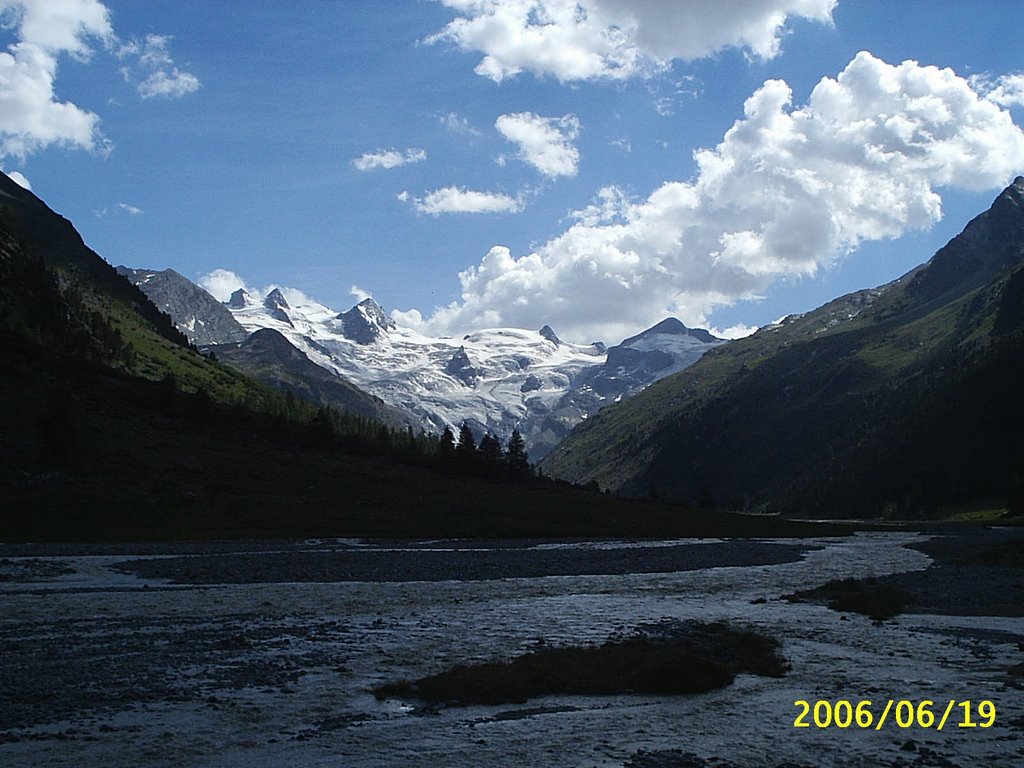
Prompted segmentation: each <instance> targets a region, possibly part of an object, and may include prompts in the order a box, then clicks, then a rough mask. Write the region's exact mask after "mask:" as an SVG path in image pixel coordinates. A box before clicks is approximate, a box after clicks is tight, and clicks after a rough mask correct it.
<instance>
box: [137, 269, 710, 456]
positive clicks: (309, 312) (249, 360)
mask: <svg viewBox="0 0 1024 768" xmlns="http://www.w3.org/2000/svg"><path fill="white" fill-rule="evenodd" d="M118 269H119V271H120V272H121V274H123V275H125V276H126V277H127V278H128V279H129V280H131V281H132V282H133V283H135V284H136V285H137V286H138V287H139V288H140V289H141V290H142V291H143V292H145V293H146V295H147V296H149V298H150V299H151V300H152V301H153V302H154V303H155V304H156V305H157V306H159V307H160V308H161V309H163V310H164V311H166V312H168V313H169V314H170V315H171V317H173V318H174V320H175V323H176V325H177V327H178V328H179V329H180V330H181V331H182V333H184V334H185V335H186V336H188V337H189V339H190V340H191V341H192V342H193V343H195V344H197V345H199V346H201V347H202V348H203V349H204V350H207V351H210V352H212V353H213V354H214V355H216V357H217V358H218V359H220V360H222V361H224V362H227V363H228V364H230V365H233V366H235V367H237V368H239V369H240V370H242V371H244V372H246V373H248V374H250V375H252V376H254V377H256V378H257V379H259V380H260V381H263V382H264V383H267V384H270V385H272V386H275V387H277V388H279V389H286V390H290V391H293V392H294V393H295V394H296V395H297V396H300V397H304V398H307V399H312V400H313V401H314V402H318V403H321V404H332V405H336V406H338V407H341V408H343V409H345V410H351V405H350V403H349V402H347V401H345V400H338V399H335V398H333V397H332V393H333V390H332V392H325V391H324V386H325V385H326V384H327V383H328V382H329V381H331V379H330V378H328V377H333V381H334V382H335V384H336V386H337V387H345V388H348V389H352V388H353V385H354V387H358V388H359V389H360V390H363V391H364V392H366V393H368V394H369V395H370V396H372V397H374V398H376V399H377V400H378V402H380V403H382V404H383V403H386V404H387V406H389V410H388V412H387V414H386V415H385V414H384V413H383V411H382V412H380V413H377V414H376V417H377V418H384V419H385V420H387V421H388V422H389V423H399V422H404V423H407V424H415V425H416V426H417V427H418V428H420V429H424V430H426V431H428V432H433V433H438V434H439V433H440V432H442V431H443V430H444V428H445V427H446V426H447V427H450V428H452V430H453V431H454V432H458V429H459V427H460V425H461V424H462V423H464V422H465V423H466V424H468V425H469V427H470V429H471V430H472V431H473V432H474V433H475V435H476V438H477V439H478V440H479V439H480V438H481V437H482V436H483V435H484V434H485V433H487V432H490V433H493V434H494V435H496V436H497V437H498V438H499V440H501V441H502V442H503V443H504V442H506V441H507V440H508V438H509V436H510V435H511V433H512V431H513V430H514V429H518V430H519V432H520V434H522V436H523V438H524V439H525V441H526V447H527V450H528V451H529V453H530V456H531V458H532V459H534V460H537V459H540V458H542V457H543V456H544V455H545V454H547V453H548V452H549V451H550V450H551V449H552V448H553V447H554V446H555V445H557V444H558V442H559V441H560V440H561V439H562V438H564V437H565V436H566V435H567V434H569V432H570V430H571V429H572V428H573V427H574V426H575V425H576V424H578V423H579V422H581V421H582V420H584V419H586V418H588V417H589V416H591V415H592V414H593V413H595V412H597V410H598V409H599V408H601V407H603V406H604V405H606V404H607V403H610V402H615V401H617V400H620V399H622V398H624V397H629V396H631V395H632V394H634V393H635V392H638V391H640V390H641V389H643V388H644V387H645V386H648V385H649V384H650V383H652V382H654V381H657V380H658V379H660V378H663V377H665V376H668V375H671V374H673V373H676V372H678V371H680V370H682V369H684V368H685V367H686V366H688V365H690V364H692V363H693V362H695V361H696V360H698V359H699V358H700V357H701V355H703V354H704V353H705V352H707V351H708V350H710V349H713V348H714V347H716V346H719V345H721V344H723V343H725V342H724V340H723V339H719V338H716V337H714V336H712V335H711V334H710V333H708V332H707V331H704V330H694V329H690V328H687V327H686V326H685V325H683V324H682V323H681V322H679V321H678V320H676V319H674V318H669V319H666V320H664V321H662V322H661V323H659V324H657V325H656V326H654V327H653V328H649V329H648V330H646V331H644V332H643V333H640V334H637V335H636V336H633V337H631V338H629V339H626V340H625V341H623V342H622V343H621V344H618V345H616V346H614V347H611V348H607V347H606V346H605V345H604V344H602V343H601V342H595V343H593V344H587V345H580V344H571V343H568V342H565V341H562V340H561V339H559V338H558V335H557V334H556V333H555V331H554V330H553V329H551V328H550V327H548V326H544V327H543V328H541V329H540V330H538V331H529V330H523V329H516V328H491V329H483V330H480V331H477V332H474V333H470V334H467V335H465V336H462V337H459V338H451V337H437V336H428V335H425V334H422V333H419V332H418V331H415V330H413V329H410V328H404V327H402V326H399V325H397V324H396V323H395V321H394V320H393V319H392V318H391V317H390V316H389V315H388V314H387V312H385V311H384V309H383V308H381V307H380V306H379V305H378V304H377V303H376V302H375V301H374V300H373V299H370V298H368V299H364V300H363V301H361V302H359V303H358V304H356V305H355V306H353V307H351V308H350V309H348V310H346V311H344V312H338V311H337V310H335V309H331V308H329V307H326V306H324V305H322V304H319V303H316V302H313V301H311V300H308V299H305V298H295V297H296V296H301V294H297V292H290V291H287V290H284V291H282V289H280V288H274V289H272V290H269V291H267V292H266V295H264V296H253V295H250V294H249V293H248V292H246V291H245V290H243V289H238V290H237V291H235V293H234V294H233V295H232V296H231V297H230V299H229V300H228V301H227V302H224V303H221V302H218V301H217V300H216V299H214V298H213V297H212V296H210V295H209V294H208V293H206V292H205V291H204V290H203V289H202V288H200V287H199V286H197V285H194V284H193V283H191V282H190V281H188V280H187V279H186V278H184V277H183V276H181V275H179V274H178V273H176V272H174V271H173V270H164V271H160V272H157V271H153V270H144V269H130V268H127V267H119V268H118ZM286 293H287V294H288V295H291V296H292V297H293V299H292V301H289V300H288V298H287V297H286ZM248 334H252V336H248ZM247 336H248V338H246V337H247ZM257 337H259V340H260V343H256V342H255V341H254V340H255V339H256V338H257ZM271 339H273V342H271ZM286 345H290V347H291V348H292V349H288V347H287V346H286ZM300 359H301V363H300V362H299V361H300ZM289 360H290V361H292V364H291V365H290V366H289V364H288V363H287V362H286V361H289ZM300 364H301V366H302V367H303V370H304V371H305V373H303V372H302V371H299V370H298V369H297V367H296V366H298V365H300ZM310 364H312V365H315V366H318V367H319V370H317V369H316V368H312V367H310ZM285 369H287V374H286V372H285ZM325 373H327V374H328V377H325V375H324V374H325ZM307 374H308V376H307ZM313 382H317V383H316V384H315V385H314V383H313ZM359 412H360V413H365V412H366V409H365V408H361V410H359Z"/></svg>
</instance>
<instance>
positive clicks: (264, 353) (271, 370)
mask: <svg viewBox="0 0 1024 768" xmlns="http://www.w3.org/2000/svg"><path fill="white" fill-rule="evenodd" d="M213 351H214V354H215V355H216V356H217V359H218V360H220V361H221V362H223V363H227V364H228V365H230V366H232V367H234V368H237V369H238V370H240V371H242V372H243V373H246V374H247V375H249V376H252V377H253V378H254V379H256V380H257V381H261V382H263V383H264V384H267V385H268V386H271V387H274V389H278V390H281V391H282V392H286V393H287V392H290V393H291V394H292V395H294V396H295V397H297V398H299V399H300V400H305V401H306V402H309V403H313V404H314V405H326V406H331V407H333V408H337V409H338V410H341V411H345V412H346V413H351V414H354V415H357V416H362V417H363V418H367V419H372V420H374V421H377V422H379V423H381V424H386V425H388V426H390V427H394V428H405V427H412V428H417V427H418V426H419V425H418V423H417V422H416V421H415V420H414V419H413V418H412V417H411V416H407V415H405V414H403V413H402V412H401V411H399V410H398V409H397V408H392V407H391V406H389V405H388V404H387V403H385V402H384V401H383V400H381V399H380V398H379V397H374V396H373V395H369V394H367V393H366V392H363V390H361V389H359V388H358V387H357V386H355V385H354V384H352V383H350V382H348V381H346V380H345V379H343V378H342V377H341V376H336V375H335V374H333V373H331V372H330V371H327V370H325V369H323V368H321V367H320V366H319V365H317V364H316V363H314V362H313V361H312V360H310V359H309V358H308V357H306V354H305V353H304V352H302V351H301V350H299V349H296V348H295V347H294V346H293V345H292V344H291V342H289V341H288V339H286V338H285V337H284V336H282V335H281V334H280V333H279V332H277V331H275V330H273V329H271V328H263V329H261V330H258V331H256V332H255V333H253V334H252V335H251V336H249V337H248V338H247V339H246V340H245V341H243V342H241V343H239V344H222V345H219V346H217V347H215V348H214V349H213Z"/></svg>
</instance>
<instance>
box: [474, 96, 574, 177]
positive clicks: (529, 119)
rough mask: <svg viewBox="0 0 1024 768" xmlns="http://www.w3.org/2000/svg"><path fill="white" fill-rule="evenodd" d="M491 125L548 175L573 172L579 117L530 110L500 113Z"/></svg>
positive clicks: (526, 159)
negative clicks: (538, 113) (553, 115)
mask: <svg viewBox="0 0 1024 768" xmlns="http://www.w3.org/2000/svg"><path fill="white" fill-rule="evenodd" d="M494 127H495V128H496V129H497V130H498V132H499V133H500V134H501V135H502V136H504V137H505V138H506V139H507V140H508V141H511V142H512V143H514V144H516V145H517V146H518V147H519V157H520V159H521V160H523V161H524V162H526V163H529V164H530V165H532V166H533V167H534V168H536V169H537V170H538V171H540V172H541V173H543V174H544V175H545V176H547V177H549V178H554V177H556V176H575V175H576V172H577V169H578V168H579V162H580V153H579V150H578V149H576V147H575V146H574V145H573V142H574V141H575V140H576V138H577V137H578V136H579V132H580V121H579V120H578V119H577V118H576V116H575V115H564V116H562V117H541V116H540V115H535V114H534V113H533V112H516V113H512V114H507V115H500V116H499V117H498V119H497V120H496V121H495V123H494Z"/></svg>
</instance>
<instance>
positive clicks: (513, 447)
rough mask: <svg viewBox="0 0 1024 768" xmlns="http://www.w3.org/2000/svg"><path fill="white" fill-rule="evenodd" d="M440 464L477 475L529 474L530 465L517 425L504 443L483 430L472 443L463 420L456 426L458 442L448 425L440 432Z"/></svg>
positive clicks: (470, 431)
mask: <svg viewBox="0 0 1024 768" xmlns="http://www.w3.org/2000/svg"><path fill="white" fill-rule="evenodd" d="M438 458H439V460H440V463H441V466H443V467H446V468H449V469H453V470H456V471H459V472H461V473H464V474H469V475H476V476H480V477H491V478H501V477H520V478H522V477H531V476H532V475H533V467H532V466H531V465H530V461H529V455H528V454H527V452H526V442H525V441H524V440H523V436H522V434H521V433H520V432H519V430H518V429H513V430H512V435H511V437H509V440H508V444H507V445H505V446H504V447H502V445H501V442H500V441H499V440H498V438H497V437H495V435H494V434H493V433H491V432H487V433H486V434H485V435H484V436H483V437H482V438H481V439H480V444H479V445H477V444H476V439H475V438H474V437H473V431H472V430H471V429H470V428H469V425H468V424H467V423H466V422H462V426H461V427H460V428H459V439H458V442H456V440H455V434H454V433H453V432H452V430H451V428H450V427H447V426H446V427H445V428H444V432H442V433H441V438H440V443H439V446H438Z"/></svg>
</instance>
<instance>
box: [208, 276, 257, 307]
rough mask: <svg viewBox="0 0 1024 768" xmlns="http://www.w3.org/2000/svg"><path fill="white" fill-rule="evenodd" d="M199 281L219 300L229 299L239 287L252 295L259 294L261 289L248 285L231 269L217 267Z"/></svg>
mask: <svg viewBox="0 0 1024 768" xmlns="http://www.w3.org/2000/svg"><path fill="white" fill-rule="evenodd" d="M198 282H199V285H200V286H202V287H203V288H204V289H205V290H206V292H207V293H209V294H210V295H211V296H213V298H215V299H217V301H227V300H228V299H230V298H231V294H232V293H234V292H235V291H237V290H238V289H239V288H242V289H244V290H245V292H246V293H248V294H250V295H252V296H258V295H259V291H256V290H254V289H252V288H250V287H249V286H247V285H246V284H245V281H244V280H243V279H242V278H241V277H239V276H238V275H236V274H235V273H234V272H232V271H231V270H230V269H215V270H213V271H212V272H209V273H207V274H205V275H203V276H202V277H200V278H199V281H198Z"/></svg>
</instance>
